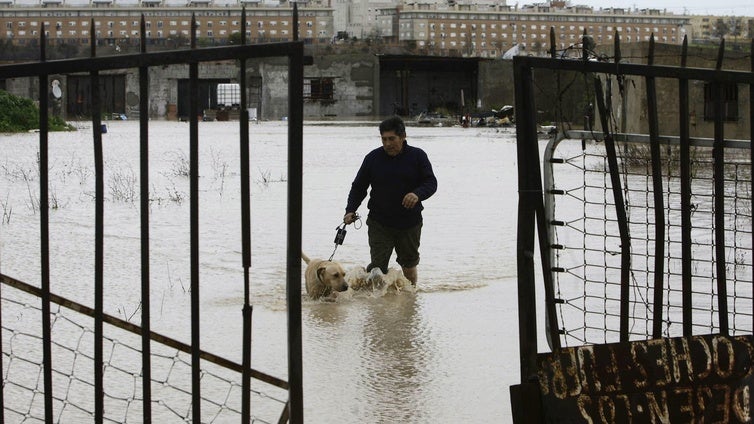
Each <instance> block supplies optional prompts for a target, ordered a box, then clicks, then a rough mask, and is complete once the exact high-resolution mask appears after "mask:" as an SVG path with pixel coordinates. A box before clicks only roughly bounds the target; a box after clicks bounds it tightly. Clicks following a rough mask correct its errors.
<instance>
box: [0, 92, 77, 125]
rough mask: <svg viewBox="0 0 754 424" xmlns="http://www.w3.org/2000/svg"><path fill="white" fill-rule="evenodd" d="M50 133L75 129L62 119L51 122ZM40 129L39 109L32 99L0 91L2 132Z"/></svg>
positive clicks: (56, 118)
mask: <svg viewBox="0 0 754 424" xmlns="http://www.w3.org/2000/svg"><path fill="white" fill-rule="evenodd" d="M48 125H49V129H50V131H72V130H74V129H75V128H74V127H73V126H71V125H69V124H67V123H66V122H65V121H64V120H63V119H61V118H60V117H57V116H54V117H51V118H50V120H49V123H48ZM36 128H39V108H38V107H37V105H35V104H34V102H33V101H31V100H30V99H26V98H23V97H18V96H14V95H12V94H10V93H8V92H7V91H3V90H0V132H5V133H7V132H26V131H29V130H33V129H36Z"/></svg>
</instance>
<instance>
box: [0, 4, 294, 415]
mask: <svg viewBox="0 0 754 424" xmlns="http://www.w3.org/2000/svg"><path fill="white" fill-rule="evenodd" d="M292 20H293V22H292V24H293V25H292V26H293V29H294V37H293V39H294V40H297V39H298V12H297V8H296V5H295V4H294V9H293V13H292ZM240 22H241V24H240V25H241V27H240V33H241V45H239V46H232V47H217V48H197V47H196V33H197V31H196V27H197V26H196V20H195V19H192V31H191V48H190V49H186V50H175V51H167V52H147V51H146V30H145V22H144V18H143V16H142V19H141V32H140V33H141V52H140V53H138V54H125V55H119V56H117V57H109V56H108V57H96V45H97V43H96V40H95V33H96V31H91V37H92V38H91V40H90V44H91V49H92V50H91V57H90V58H86V59H70V60H56V61H45V60H44V57H45V46H46V44H47V42H46V40H45V35H44V33H45V32H44V31H40V33H41V43H40V45H41V57H42V60H41V61H40V62H36V63H24V64H13V65H6V66H0V79H8V78H22V77H34V78H38V79H39V85H38V87H39V106H40V131H39V158H38V164H39V199H38V202H39V209H38V210H39V219H40V220H39V238H40V239H39V242H40V249H41V254H40V257H41V262H42V263H41V266H40V269H41V274H40V276H39V277H40V278H39V280H40V281H41V284H40V286H39V287H37V286H35V285H32V284H29V283H27V282H24V281H20V280H18V279H16V278H14V277H13V276H12V275H9V274H6V270H1V271H2V272H3V273H2V274H0V283H2V284H0V288H1V289H2V310H1V311H0V317H5V319H4V320H3V321H2V332H3V338H2V340H3V341H4V343H3V345H2V346H1V347H2V357H0V359H1V360H2V361H3V364H2V369H3V370H4V379H3V390H2V392H0V414H1V415H0V421H5V420H6V419H7V420H11V421H27V420H38V421H44V422H69V421H80V420H82V419H83V420H94V422H104V421H110V422H126V421H141V422H152V421H159V422H163V421H164V420H175V419H176V418H177V419H179V420H182V421H184V420H190V421H193V422H196V423H199V422H213V421H222V422H226V421H227V419H228V418H231V417H235V418H234V419H240V420H241V421H242V422H251V421H254V422H287V421H290V422H296V423H300V422H303V393H302V347H301V296H300V293H301V259H300V252H301V190H302V172H301V171H302V138H303V131H302V128H303V100H302V95H303V66H304V56H303V43H302V42H299V41H293V42H284V43H270V44H258V45H246V44H245V38H246V25H247V22H246V18H245V11H243V12H242V17H241V20H240ZM42 26H43V25H41V27H42ZM94 26H95V25H94V21H92V23H91V28H94ZM272 57H283V58H287V59H288V93H287V95H288V99H289V111H288V219H287V222H288V238H287V241H288V245H287V248H288V250H287V257H286V261H287V277H286V293H287V294H286V302H287V315H288V337H287V344H288V349H287V351H288V381H285V380H282V379H280V378H277V377H274V376H271V375H268V374H266V373H264V372H261V371H259V370H255V369H252V368H251V343H252V340H251V328H252V327H251V321H252V304H251V299H250V284H251V281H250V278H249V269H250V266H251V251H250V250H251V242H250V239H251V227H250V214H251V199H250V188H249V184H250V173H249V166H250V157H249V147H250V139H249V116H248V110H247V108H246V104H247V100H246V93H247V89H246V82H247V75H246V60H247V59H252V58H272ZM218 60H236V61H238V67H239V74H238V75H239V76H238V81H239V83H240V87H241V104H240V110H241V117H240V121H239V124H240V125H239V136H238V137H239V146H240V164H241V165H240V179H241V182H240V187H241V196H240V197H241V204H240V205H239V206H240V209H241V218H242V222H241V228H239V229H238V231H239V232H240V233H241V239H242V246H241V249H240V250H241V251H242V263H239V264H238V265H239V269H240V270H241V272H242V274H243V287H244V303H243V305H239V306H242V311H243V313H242V319H243V334H241V335H239V337H240V338H242V339H243V342H242V345H243V347H242V348H243V353H242V355H243V359H242V363H241V364H238V363H236V362H234V361H231V360H229V359H227V358H224V357H222V356H221V355H217V354H214V353H212V352H209V351H207V350H205V349H203V348H202V346H201V345H200V331H199V330H200V324H201V322H202V320H201V315H200V302H201V293H200V290H199V287H200V286H199V271H200V260H199V242H200V232H199V220H198V212H199V204H200V203H199V202H200V200H199V185H198V178H199V174H198V163H199V149H198V147H199V143H200V140H199V133H198V119H199V118H198V115H199V111H198V110H197V107H198V106H197V105H198V101H197V99H198V90H197V87H198V81H199V77H198V65H199V63H202V62H209V61H218ZM176 64H186V65H188V74H189V75H188V79H189V93H190V113H189V140H188V142H189V152H190V154H189V158H188V159H189V181H190V183H189V184H190V188H189V196H190V199H189V201H190V206H189V207H190V222H188V223H187V226H188V227H189V231H190V256H191V259H190V268H191V270H190V275H191V281H190V287H189V290H190V295H191V299H190V303H191V342H190V343H189V344H186V343H182V342H179V341H178V340H176V339H175V338H171V337H169V336H166V335H162V334H158V333H155V332H154V331H152V330H151V322H152V321H151V316H150V313H151V311H150V283H151V277H150V267H149V264H150V231H149V227H150V204H149V202H150V195H149V189H150V182H149V170H150V158H149V153H148V152H149V142H150V140H149V97H150V91H149V69H150V68H151V67H155V66H169V65H176ZM126 68H137V69H138V70H139V74H138V75H139V121H140V124H139V132H140V169H139V190H140V191H139V199H140V223H141V226H140V231H141V233H140V246H141V247H140V258H141V276H140V277H141V302H140V308H141V309H140V312H141V317H140V318H141V324H140V325H134V324H131V323H129V322H128V321H127V320H123V319H119V318H117V317H114V316H111V315H108V314H105V313H104V309H103V300H104V296H105V293H106V290H105V284H106V281H104V275H103V267H104V234H105V228H106V227H105V224H104V200H105V194H104V177H103V175H104V172H105V169H104V161H103V152H102V132H103V127H102V122H101V102H100V96H99V93H98V89H97V87H99V86H100V85H99V83H98V81H99V76H100V72H102V71H109V70H116V69H126ZM72 73H85V74H88V75H89V79H90V84H91V87H93V89H92V96H91V99H89V100H90V101H91V105H92V117H91V120H92V132H93V150H94V162H95V172H94V174H95V175H94V177H95V193H94V194H93V199H94V202H95V218H94V221H95V222H94V228H95V238H94V241H93V247H94V251H95V255H94V258H95V261H94V296H93V297H94V305H92V306H87V305H83V304H81V303H77V302H73V301H71V300H69V299H66V298H65V297H64V296H61V295H60V294H59V293H54V292H52V290H51V281H50V257H51V253H50V231H49V226H50V218H49V210H50V192H49V171H50V157H49V153H48V122H49V116H48V106H49V105H48V102H49V101H48V96H49V87H50V81H48V76H49V75H52V74H72ZM219 225H225V223H219ZM33 236H34V235H30V237H33ZM3 241H4V243H5V244H6V245H9V246H12V245H13V243H14V242H17V240H3ZM8 318H12V319H8ZM252 397H253V398H254V399H255V401H258V402H257V403H255V404H254V407H253V408H252ZM275 410H276V411H277V412H275ZM270 417H272V418H270Z"/></svg>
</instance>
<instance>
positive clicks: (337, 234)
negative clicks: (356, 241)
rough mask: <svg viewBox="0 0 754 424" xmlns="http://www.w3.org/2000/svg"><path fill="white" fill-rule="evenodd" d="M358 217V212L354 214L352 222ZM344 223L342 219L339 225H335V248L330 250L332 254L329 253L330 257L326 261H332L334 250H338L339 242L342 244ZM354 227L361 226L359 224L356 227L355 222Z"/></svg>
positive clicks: (344, 232)
mask: <svg viewBox="0 0 754 424" xmlns="http://www.w3.org/2000/svg"><path fill="white" fill-rule="evenodd" d="M359 219H361V217H360V216H359V214H355V215H354V221H353V222H356V221H357V220H359ZM346 225H347V224H346V223H345V221H344V222H342V223H341V224H340V225H338V226H337V227H335V242H334V243H335V249H333V250H332V255H330V259H328V261H330V262H332V258H333V256H335V251H336V250H338V246H340V245H341V244H343V240H345V239H346ZM354 228H356V229H357V230H358V229H359V228H361V225H359V226H358V227H357V226H356V224H354Z"/></svg>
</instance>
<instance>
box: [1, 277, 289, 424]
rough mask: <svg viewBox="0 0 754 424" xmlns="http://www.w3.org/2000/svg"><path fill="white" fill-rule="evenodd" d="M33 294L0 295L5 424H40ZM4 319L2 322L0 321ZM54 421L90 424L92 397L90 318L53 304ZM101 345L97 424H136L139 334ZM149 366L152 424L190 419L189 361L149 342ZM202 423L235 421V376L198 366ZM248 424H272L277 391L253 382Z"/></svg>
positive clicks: (109, 337)
mask: <svg viewBox="0 0 754 424" xmlns="http://www.w3.org/2000/svg"><path fill="white" fill-rule="evenodd" d="M38 303H39V302H38V301H37V298H36V296H33V295H30V294H28V293H25V292H23V291H20V290H16V289H14V288H12V287H5V288H4V289H3V297H2V309H3V313H4V314H5V317H6V319H4V320H3V332H2V334H3V348H4V353H5V360H4V363H3V365H4V369H3V376H4V385H5V387H4V390H5V391H4V395H5V419H6V422H43V421H44V417H45V415H44V408H43V402H42V397H43V394H44V385H43V382H42V345H43V340H42V335H41V331H40V329H41V316H42V314H41V310H40V308H39V306H38ZM8 317H10V319H9V318H8ZM51 321H52V340H53V343H52V353H53V356H54V358H55V360H54V361H53V394H54V406H55V416H54V419H55V422H91V421H92V420H93V419H94V414H93V400H92V399H93V395H94V373H93V366H94V358H93V356H92V351H93V345H94V340H95V339H94V330H93V319H92V318H91V317H88V316H85V315H82V314H80V313H77V312H74V311H72V310H70V309H67V308H63V307H61V306H57V305H56V306H53V308H52V320H51ZM105 330H106V331H105V334H106V337H105V339H104V352H105V354H104V358H105V360H104V404H105V409H104V417H103V418H104V421H106V422H114V423H125V422H141V420H142V400H143V399H142V397H141V393H142V387H141V384H142V383H141V382H142V370H141V349H140V348H139V336H138V335H135V334H133V333H131V332H128V331H125V330H123V329H120V328H118V327H116V326H106V328H105ZM151 362H152V366H153V367H152V388H153V390H152V399H151V405H152V417H153V420H154V422H160V423H168V422H186V421H190V420H191V357H190V354H188V353H186V352H183V351H181V350H179V349H175V348H173V347H170V346H166V345H162V344H158V343H155V344H153V346H152V351H151ZM201 380H202V389H203V390H202V422H207V423H213V422H214V423H224V422H231V421H232V422H238V421H239V420H240V419H241V399H242V396H241V375H240V374H239V373H237V372H234V371H231V370H229V369H227V368H226V367H222V366H220V365H217V364H214V363H213V362H211V361H203V362H202V376H201ZM251 396H252V403H253V404H254V408H253V414H252V416H251V420H252V422H258V423H272V422H277V420H278V418H279V415H280V410H281V409H282V408H283V407H284V406H285V404H286V402H287V400H286V399H287V393H286V390H285V389H282V388H279V387H276V386H274V385H270V384H264V383H261V382H259V381H255V382H254V384H253V385H252V390H251Z"/></svg>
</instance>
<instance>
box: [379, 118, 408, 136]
mask: <svg viewBox="0 0 754 424" xmlns="http://www.w3.org/2000/svg"><path fill="white" fill-rule="evenodd" d="M386 131H395V133H396V134H397V135H399V136H401V137H405V136H406V125H405V124H404V123H403V119H401V117H400V116H393V117H392V118H387V119H385V120H384V121H382V122H380V134H382V133H384V132H386Z"/></svg>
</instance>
